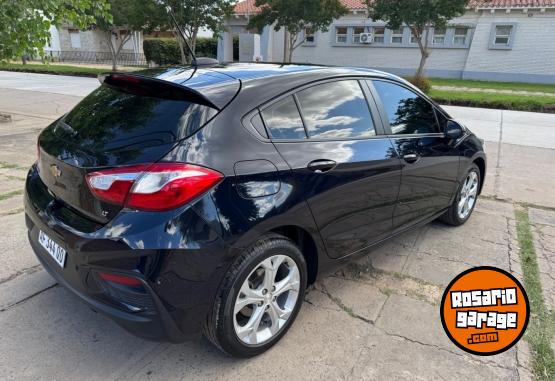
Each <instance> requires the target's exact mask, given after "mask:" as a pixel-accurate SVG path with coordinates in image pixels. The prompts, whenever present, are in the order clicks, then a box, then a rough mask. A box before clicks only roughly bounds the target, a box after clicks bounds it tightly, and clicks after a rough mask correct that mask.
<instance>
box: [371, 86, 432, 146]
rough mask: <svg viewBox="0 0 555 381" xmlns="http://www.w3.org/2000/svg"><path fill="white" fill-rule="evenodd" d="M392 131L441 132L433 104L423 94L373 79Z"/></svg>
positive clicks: (410, 132)
mask: <svg viewBox="0 0 555 381" xmlns="http://www.w3.org/2000/svg"><path fill="white" fill-rule="evenodd" d="M373 84H374V87H375V88H376V91H377V92H378V94H379V96H380V98H381V100H382V103H383V106H384V108H385V112H386V114H387V118H388V119H389V125H390V126H391V132H392V133H393V134H395V135H399V134H429V133H438V132H440V129H439V126H438V124H437V120H436V117H435V114H434V109H433V107H432V105H431V104H430V103H429V102H428V101H426V100H425V99H424V98H422V97H421V96H419V95H417V94H416V93H413V92H412V91H410V90H408V89H406V88H404V87H402V86H399V85H396V84H394V83H391V82H385V81H373Z"/></svg>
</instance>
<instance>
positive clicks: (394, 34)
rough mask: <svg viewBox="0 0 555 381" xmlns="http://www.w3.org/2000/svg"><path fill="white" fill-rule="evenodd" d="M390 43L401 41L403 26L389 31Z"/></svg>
mask: <svg viewBox="0 0 555 381" xmlns="http://www.w3.org/2000/svg"><path fill="white" fill-rule="evenodd" d="M391 43H392V44H402V43H403V28H399V29H393V30H392V31H391Z"/></svg>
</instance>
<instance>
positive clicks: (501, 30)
mask: <svg viewBox="0 0 555 381" xmlns="http://www.w3.org/2000/svg"><path fill="white" fill-rule="evenodd" d="M512 33H513V26H512V25H496V26H495V37H494V40H493V44H494V45H500V46H509V45H510V44H511V34H512Z"/></svg>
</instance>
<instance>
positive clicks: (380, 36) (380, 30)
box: [374, 27, 385, 44]
mask: <svg viewBox="0 0 555 381" xmlns="http://www.w3.org/2000/svg"><path fill="white" fill-rule="evenodd" d="M384 34H385V28H384V27H376V28H374V42H375V43H376V44H383V43H384V41H385V39H384Z"/></svg>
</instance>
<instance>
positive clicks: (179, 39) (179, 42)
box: [176, 36, 187, 65]
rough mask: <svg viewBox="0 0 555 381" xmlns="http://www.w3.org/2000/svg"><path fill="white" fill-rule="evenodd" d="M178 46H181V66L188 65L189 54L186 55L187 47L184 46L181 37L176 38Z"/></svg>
mask: <svg viewBox="0 0 555 381" xmlns="http://www.w3.org/2000/svg"><path fill="white" fill-rule="evenodd" d="M176 39H177V44H178V45H179V54H180V59H181V64H183V65H185V64H187V54H185V46H184V44H183V38H181V36H176Z"/></svg>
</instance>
